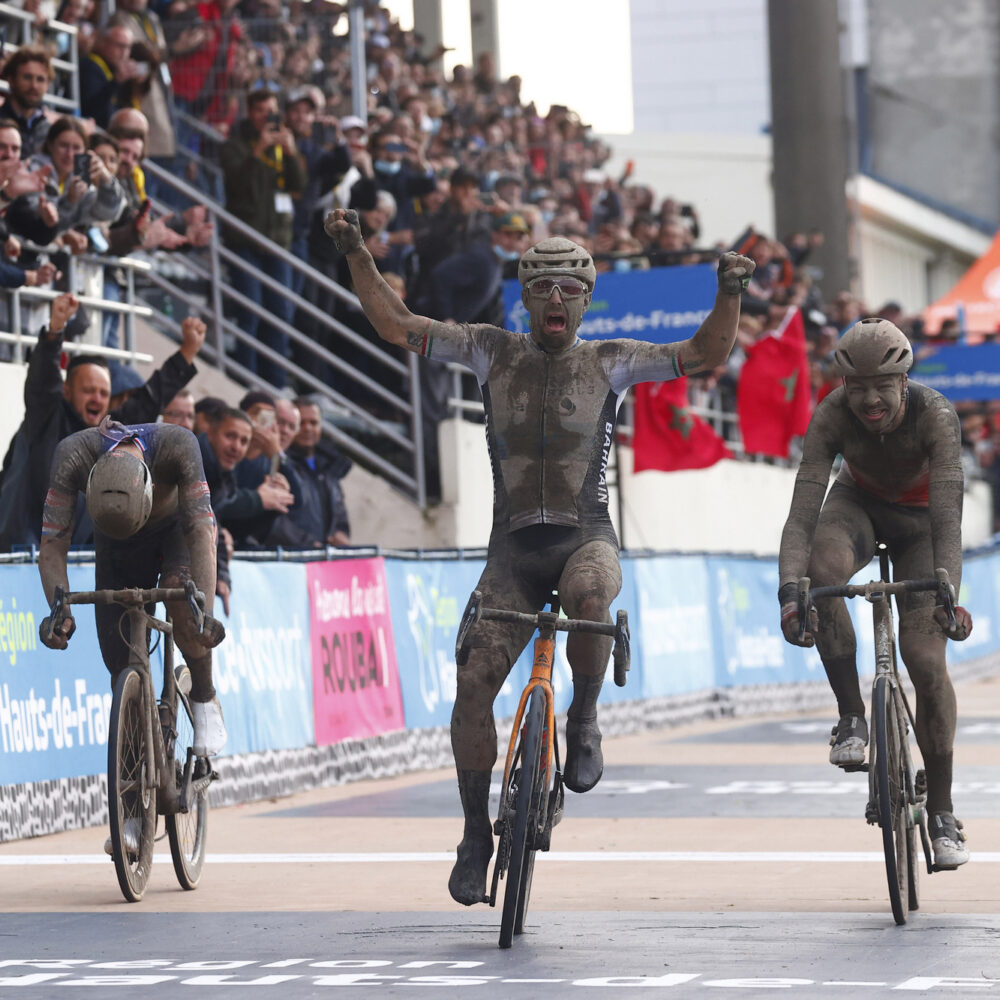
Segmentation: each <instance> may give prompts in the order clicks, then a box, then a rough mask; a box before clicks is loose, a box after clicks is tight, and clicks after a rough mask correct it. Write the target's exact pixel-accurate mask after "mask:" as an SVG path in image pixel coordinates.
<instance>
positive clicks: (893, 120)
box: [868, 0, 1000, 225]
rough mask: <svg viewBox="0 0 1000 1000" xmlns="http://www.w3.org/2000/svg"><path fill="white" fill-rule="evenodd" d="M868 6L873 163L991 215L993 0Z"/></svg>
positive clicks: (995, 160)
mask: <svg viewBox="0 0 1000 1000" xmlns="http://www.w3.org/2000/svg"><path fill="white" fill-rule="evenodd" d="M868 10H869V14H868V16H869V29H870V30H869V44H870V47H871V61H870V64H869V69H868V74H869V86H868V93H869V100H870V110H871V128H870V134H871V138H872V146H873V162H872V166H873V168H874V170H875V171H876V173H878V174H879V175H881V176H883V177H886V178H888V179H889V180H891V181H893V182H895V183H897V184H902V185H906V186H908V187H910V188H914V189H916V190H918V191H922V192H924V193H925V194H928V195H931V196H933V197H935V198H937V199H939V200H941V201H943V202H946V203H948V204H950V205H954V206H956V207H957V208H960V209H962V210H964V211H966V212H969V213H971V214H972V215H975V216H977V217H978V218H981V219H985V220H987V221H989V222H992V223H994V224H996V225H1000V184H998V183H997V179H998V177H1000V4H998V3H997V0H950V2H949V3H946V4H942V3H940V2H939V0H877V2H870V3H869V5H868Z"/></svg>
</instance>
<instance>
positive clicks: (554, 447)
mask: <svg viewBox="0 0 1000 1000" xmlns="http://www.w3.org/2000/svg"><path fill="white" fill-rule="evenodd" d="M677 349H678V345H676V344H647V343H643V342H641V341H637V340H603V341H590V340H579V339H578V340H576V341H575V342H574V343H573V344H571V345H570V346H569V347H567V348H566V349H565V350H562V351H558V352H552V353H550V352H547V351H545V350H543V349H542V348H541V347H539V346H538V344H536V343H535V341H534V340H532V338H531V337H529V336H526V335H525V334H517V333H510V332H508V331H506V330H501V329H499V328H498V327H494V326H487V325H475V326H470V325H447V326H445V325H444V324H441V323H435V324H434V325H433V326H432V328H431V331H430V333H429V334H428V336H427V337H426V340H425V343H424V345H423V348H422V352H421V353H423V354H424V355H425V356H427V357H430V358H433V359H435V360H438V361H455V362H458V363H460V364H463V365H465V366H467V367H468V368H470V369H472V371H473V372H474V373H475V375H476V377H477V379H478V380H479V384H480V387H481V388H482V393H483V404H484V406H485V408H486V437H487V443H488V445H489V451H490V461H491V464H492V467H493V485H494V508H493V524H494V528H501V527H506V529H507V530H509V531H516V530H518V529H520V528H524V527H526V526H527V525H531V524H555V525H566V526H577V525H580V526H586V525H588V524H593V523H597V522H608V521H609V514H608V487H607V481H606V478H605V473H606V471H607V465H608V457H609V455H610V452H611V446H612V443H613V441H614V431H615V421H616V419H617V414H618V407H619V405H620V404H621V400H622V397H623V395H624V393H625V390H626V389H628V388H629V386H632V385H635V384H636V383H637V382H647V381H665V380H667V379H673V378H677V377H678V376H679V375H680V374H681V372H680V362H679V361H678V359H677Z"/></svg>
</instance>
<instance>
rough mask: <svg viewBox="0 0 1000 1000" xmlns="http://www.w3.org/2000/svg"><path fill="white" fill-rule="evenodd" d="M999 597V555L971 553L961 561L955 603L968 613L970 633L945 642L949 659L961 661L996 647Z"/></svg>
mask: <svg viewBox="0 0 1000 1000" xmlns="http://www.w3.org/2000/svg"><path fill="white" fill-rule="evenodd" d="M998 599H1000V559H998V558H997V557H996V556H995V555H993V556H973V557H971V558H967V559H965V560H964V562H963V564H962V586H961V588H960V589H959V592H958V603H959V604H961V605H962V607H963V608H967V609H968V611H969V614H971V615H972V634H971V635H970V636H969V638H968V639H965V640H964V641H962V642H949V643H948V644H947V647H946V648H947V651H948V653H947V655H948V662H949V663H964V662H965V661H966V660H974V659H976V657H978V656H985V655H986V654H987V653H990V652H992V651H993V650H994V649H996V648H997V624H996V622H994V620H993V617H994V615H995V614H996V608H997V600H998Z"/></svg>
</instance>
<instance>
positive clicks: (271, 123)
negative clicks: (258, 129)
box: [266, 111, 281, 129]
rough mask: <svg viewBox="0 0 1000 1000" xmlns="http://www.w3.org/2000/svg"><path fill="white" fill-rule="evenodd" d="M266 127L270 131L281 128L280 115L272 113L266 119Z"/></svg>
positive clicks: (275, 112)
mask: <svg viewBox="0 0 1000 1000" xmlns="http://www.w3.org/2000/svg"><path fill="white" fill-rule="evenodd" d="M266 123H267V127H268V128H270V129H279V128H281V115H279V114H278V112H277V111H274V112H272V113H271V114H269V115H268V116H267V119H266Z"/></svg>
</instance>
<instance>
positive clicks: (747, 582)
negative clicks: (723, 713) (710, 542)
mask: <svg viewBox="0 0 1000 1000" xmlns="http://www.w3.org/2000/svg"><path fill="white" fill-rule="evenodd" d="M775 563H776V561H775V560H773V559H752V558H745V559H739V558H731V557H726V556H722V557H710V558H709V582H710V588H711V594H712V598H711V618H712V622H713V631H714V633H715V638H716V685H717V686H719V687H731V686H734V685H738V684H787V683H792V682H797V681H810V680H817V679H822V678H823V677H825V676H826V675H825V673H824V671H823V665H822V663H821V662H820V658H819V653H817V652H816V650H815V648H813V649H802V648H801V647H799V646H793V645H791V644H790V643H787V642H785V639H784V636H783V635H782V634H781V629H780V627H779V624H780V621H779V619H780V615H779V609H778V597H777V592H778V571H777V566H776V564H775ZM858 645H859V647H860V646H861V643H859V644H858Z"/></svg>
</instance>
